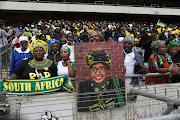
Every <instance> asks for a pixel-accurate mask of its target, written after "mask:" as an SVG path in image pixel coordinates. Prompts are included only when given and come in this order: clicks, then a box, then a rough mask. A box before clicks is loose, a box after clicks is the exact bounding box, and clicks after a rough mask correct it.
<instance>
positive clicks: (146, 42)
mask: <svg viewBox="0 0 180 120" xmlns="http://www.w3.org/2000/svg"><path fill="white" fill-rule="evenodd" d="M151 43H152V39H151V37H150V36H148V35H147V33H146V31H142V35H141V39H140V42H139V44H138V45H137V47H143V49H144V50H145V55H144V62H147V61H148V59H149V56H150V55H151V53H152V51H151V49H150V45H151Z"/></svg>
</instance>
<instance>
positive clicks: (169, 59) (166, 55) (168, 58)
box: [154, 52, 173, 67]
mask: <svg viewBox="0 0 180 120" xmlns="http://www.w3.org/2000/svg"><path fill="white" fill-rule="evenodd" d="M154 53H155V54H156V56H157V58H158V59H159V65H160V66H164V65H163V61H162V59H161V57H160V55H159V54H158V53H157V52H154ZM165 57H166V59H167V61H168V63H170V67H172V66H173V62H172V59H171V57H170V56H169V55H168V54H167V53H165Z"/></svg>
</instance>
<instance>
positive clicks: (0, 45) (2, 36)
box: [0, 21, 10, 66]
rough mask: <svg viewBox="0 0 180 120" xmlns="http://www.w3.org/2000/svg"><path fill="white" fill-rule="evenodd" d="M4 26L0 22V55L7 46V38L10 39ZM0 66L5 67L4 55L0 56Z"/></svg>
mask: <svg viewBox="0 0 180 120" xmlns="http://www.w3.org/2000/svg"><path fill="white" fill-rule="evenodd" d="M4 29H5V24H4V23H3V22H2V21H0V54H2V53H3V52H4V51H5V50H6V45H7V44H8V41H7V38H8V37H10V34H9V33H7V32H6V31H5V30H4ZM0 64H1V65H2V66H3V65H6V54H5V53H4V54H2V55H1V56H0ZM1 65H0V66H1Z"/></svg>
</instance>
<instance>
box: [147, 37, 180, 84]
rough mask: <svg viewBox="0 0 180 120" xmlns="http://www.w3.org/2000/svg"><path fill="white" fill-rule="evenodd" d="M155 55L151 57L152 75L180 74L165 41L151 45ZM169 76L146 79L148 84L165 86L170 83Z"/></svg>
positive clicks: (149, 61)
mask: <svg viewBox="0 0 180 120" xmlns="http://www.w3.org/2000/svg"><path fill="white" fill-rule="evenodd" d="M151 49H152V50H153V53H152V54H151V56H150V57H149V60H148V63H149V68H148V69H149V71H150V72H151V73H156V72H159V73H166V72H172V73H180V69H179V67H175V65H174V63H173V61H172V58H171V56H169V55H168V54H167V48H166V45H165V42H164V41H160V40H158V41H155V42H153V43H152V44H151ZM170 82H171V80H170V78H169V76H165V75H163V76H148V77H146V84H163V83H170Z"/></svg>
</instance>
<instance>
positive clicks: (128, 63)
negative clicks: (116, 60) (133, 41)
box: [124, 51, 136, 87]
mask: <svg viewBox="0 0 180 120" xmlns="http://www.w3.org/2000/svg"><path fill="white" fill-rule="evenodd" d="M124 53H125V59H124V66H125V67H126V75H128V74H134V67H135V63H136V60H135V59H134V57H135V54H134V52H133V51H132V52H131V53H128V54H127V53H126V52H124ZM131 82H132V78H125V86H126V87H130V86H131V85H130V83H131Z"/></svg>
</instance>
